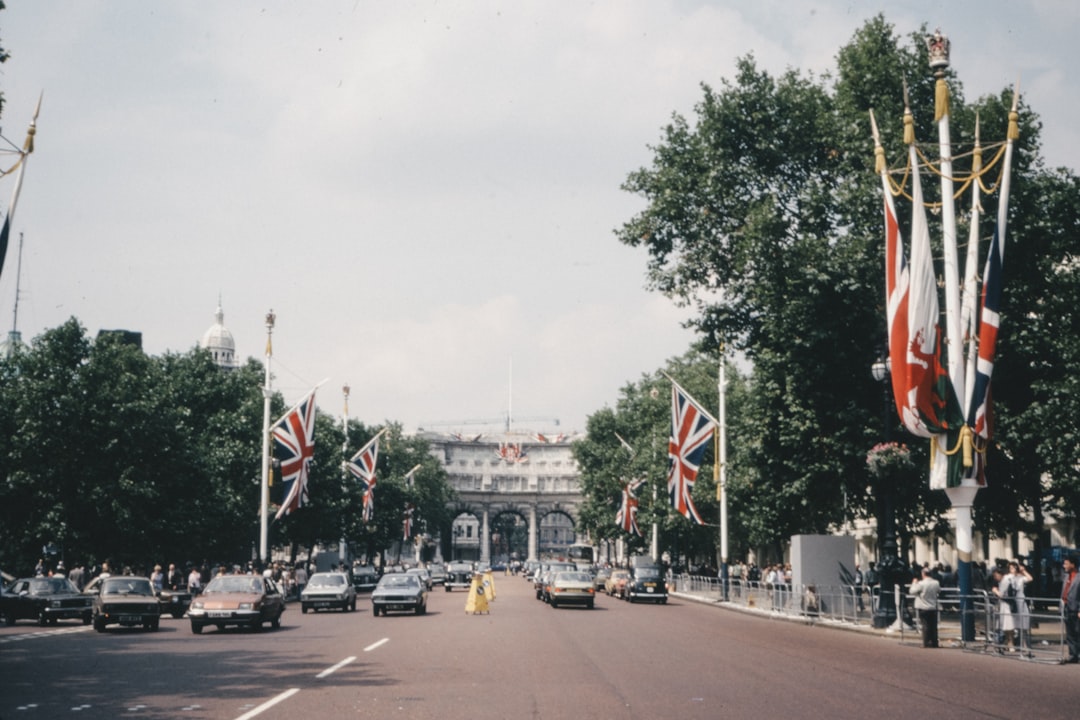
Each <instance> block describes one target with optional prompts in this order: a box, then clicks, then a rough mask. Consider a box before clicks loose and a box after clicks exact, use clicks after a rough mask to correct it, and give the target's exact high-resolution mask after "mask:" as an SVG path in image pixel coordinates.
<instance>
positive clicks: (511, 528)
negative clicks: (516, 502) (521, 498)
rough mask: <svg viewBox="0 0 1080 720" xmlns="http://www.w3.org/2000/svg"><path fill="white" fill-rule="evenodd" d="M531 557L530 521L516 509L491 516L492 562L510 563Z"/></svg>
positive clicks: (505, 509) (508, 509)
mask: <svg viewBox="0 0 1080 720" xmlns="http://www.w3.org/2000/svg"><path fill="white" fill-rule="evenodd" d="M528 555H529V519H528V517H527V516H526V515H525V513H523V512H521V511H520V510H517V509H516V508H504V509H502V510H499V511H498V512H496V513H495V514H493V515H492V516H491V562H492V564H493V565H494V564H497V563H500V564H501V563H509V562H510V561H512V560H525V559H526V558H527V557H528Z"/></svg>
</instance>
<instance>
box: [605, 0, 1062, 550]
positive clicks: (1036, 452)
mask: <svg viewBox="0 0 1080 720" xmlns="http://www.w3.org/2000/svg"><path fill="white" fill-rule="evenodd" d="M925 35H926V33H925V28H924V31H923V32H921V33H916V34H913V35H912V36H911V38H909V40H910V42H909V44H908V45H906V46H905V45H904V44H902V43H901V41H900V40H899V38H897V37H896V36H895V34H894V32H893V29H892V27H891V26H890V25H889V24H888V23H887V22H886V21H885V20H884V18H883V17H881V16H879V17H876V18H874V19H872V20H870V21H868V22H867V23H866V24H864V26H863V27H861V28H860V29H859V30H858V31H857V32H856V34H855V35H854V37H853V38H852V40H851V42H850V43H849V44H848V45H846V46H845V47H843V48H841V49H840V51H839V53H838V55H837V69H836V76H835V78H833V77H830V76H826V77H821V78H819V77H814V76H811V75H808V74H805V73H801V72H799V71H797V70H790V71H788V72H785V73H784V74H782V75H780V76H773V75H771V74H769V73H767V72H765V71H763V70H761V69H760V68H759V67H757V65H756V63H755V61H754V59H753V57H752V56H751V57H746V58H742V59H740V60H739V61H738V64H737V72H736V75H735V77H734V78H733V79H732V80H725V81H723V83H722V87H721V88H720V89H719V90H714V89H713V88H711V87H708V86H703V98H702V100H701V101H700V102H699V103H698V105H697V106H696V108H695V117H694V119H693V121H692V122H691V121H689V120H687V119H686V118H683V117H680V116H678V115H676V116H674V117H673V119H672V121H671V123H670V124H669V125H668V126H667V127H666V128H664V131H663V135H662V138H661V142H660V143H659V144H657V145H656V146H655V147H653V148H652V149H653V152H654V157H653V161H652V164H651V165H650V166H648V167H645V168H642V169H639V170H637V171H636V172H633V173H631V174H630V175H629V177H628V178H627V180H626V182H625V184H624V189H625V190H627V191H629V192H631V193H634V194H637V195H639V196H641V197H642V198H644V199H645V201H646V207H645V209H644V210H642V211H641V212H640V213H639V214H638V215H636V216H635V217H633V218H632V219H631V220H629V221H628V222H627V223H626V224H625V225H623V227H622V228H620V229H619V230H618V231H617V235H618V238H619V240H620V241H621V242H623V243H625V244H627V245H630V246H634V247H638V246H641V247H644V248H646V250H647V251H648V253H649V261H648V267H647V276H648V279H649V283H650V286H651V287H652V288H653V289H655V290H657V291H660V292H662V293H664V294H665V295H667V296H668V297H670V298H672V299H673V300H674V301H676V302H677V303H680V304H682V305H685V306H690V307H693V308H695V309H696V311H697V312H696V315H695V317H694V318H693V319H692V320H691V321H690V324H691V326H692V327H695V328H696V329H697V330H698V331H699V332H700V333H701V336H702V338H703V343H704V345H705V346H706V347H708V346H715V345H716V344H717V343H718V342H719V341H720V340H721V339H723V340H726V341H727V342H728V343H730V344H732V345H733V346H735V347H737V348H738V349H739V350H741V351H742V352H743V353H745V356H746V357H747V358H748V359H749V360H750V362H751V363H752V367H753V374H752V376H751V378H750V385H751V388H752V392H751V402H750V403H749V406H748V407H747V408H746V412H747V415H748V421H747V425H748V427H747V432H748V435H747V436H746V437H742V438H738V439H737V441H736V442H738V443H741V444H742V445H743V446H744V447H745V448H747V461H748V463H749V466H750V470H749V472H750V473H752V475H753V477H752V478H749V479H748V481H747V486H746V489H745V490H746V493H747V495H746V496H745V497H744V498H742V499H743V501H745V502H748V503H750V504H751V505H752V506H753V507H754V508H755V509H756V512H755V515H754V516H753V517H751V518H747V520H748V521H749V524H748V525H747V531H748V532H749V536H750V537H751V538H753V540H752V542H753V543H755V544H763V545H770V544H777V545H778V544H779V543H782V542H783V541H785V540H786V539H787V538H788V537H789V536H790V535H792V534H795V533H807V532H824V531H827V530H828V529H830V528H831V527H835V526H836V525H837V524H839V523H840V522H841V521H842V520H843V519H844V517H843V515H844V513H843V510H842V508H843V506H844V500H845V498H846V500H847V502H848V503H849V504H850V505H851V506H852V507H851V511H852V512H853V513H863V514H865V513H868V512H872V505H873V503H872V498H870V497H869V495H868V494H867V493H866V486H867V474H866V470H865V455H866V452H867V450H868V448H869V447H870V446H871V445H873V444H874V442H876V441H878V440H879V439H880V438H881V437H882V427H881V420H880V417H881V414H880V408H881V397H882V395H881V393H882V388H881V385H880V384H879V383H878V382H876V381H874V380H873V379H872V377H871V375H870V372H869V368H870V365H871V364H872V362H873V361H874V360H875V359H876V358H877V357H878V356H879V354H880V353H881V352H882V349H883V346H884V341H885V317H884V300H883V298H884V258H883V255H884V253H883V244H884V243H883V236H884V233H883V228H882V224H883V223H882V211H881V205H882V199H881V187H880V181H879V179H878V177H877V176H876V175H875V173H874V168H873V144H872V141H871V138H870V125H869V111H870V110H871V108H873V109H874V110H875V114H876V117H877V121H878V124H879V126H880V128H881V131H882V137H883V141H884V143H885V145H886V151H887V155H888V157H889V158H891V159H893V160H894V161H895V162H897V163H899V164H901V165H902V163H903V156H904V155H903V154H904V149H903V145H902V128H901V117H902V112H903V108H904V83H905V82H906V83H907V86H908V90H909V97H910V98H911V105H912V108H913V110H914V111H915V113H916V115H915V118H916V136H917V138H919V139H920V140H923V141H936V137H937V136H936V130H935V129H934V125H933V110H932V109H933V97H934V88H933V78H932V76H931V74H930V73H929V71H928V69H927V62H926V49H925V45H924V42H923V41H924V38H925ZM972 51H974V50H972ZM950 86H951V88H952V93H951V95H952V98H951V100H952V102H951V110H952V115H953V118H954V121H953V126H954V128H955V129H954V135H953V140H954V147H962V146H965V145H966V148H967V149H970V147H971V144H972V139H973V134H974V128H975V114H976V112H978V114H979V118H980V122H981V130H982V137H983V138H984V142H986V140H985V139H986V138H991V137H992V138H1003V137H1004V135H1005V129H1006V119H1007V118H1006V115H1007V110H1008V105H1009V104H1010V102H1011V94H1007V93H1006V92H1002V93H1000V94H998V95H997V96H990V97H987V98H984V99H982V100H980V101H979V102H977V103H973V104H968V103H966V102H965V100H964V96H963V90H962V86H961V84H960V83H959V82H958V81H956V79H955V78H954V77H950ZM1020 125H1021V133H1022V137H1023V139H1022V140H1021V142H1020V146H1019V149H1018V153H1017V157H1016V160H1015V162H1014V170H1013V179H1014V182H1013V188H1014V190H1013V204H1012V205H1011V209H1010V228H1009V235H1010V237H1011V238H1012V239H1011V243H1012V245H1010V246H1009V249H1007V251H1006V264H1005V268H1006V270H1005V272H1006V288H1007V290H1006V301H1005V315H1006V317H1005V320H1004V324H1003V329H1002V340H1001V361H1000V363H999V366H1000V369H999V372H998V374H997V375H996V377H995V382H996V385H995V387H996V388H998V389H997V390H995V397H996V398H997V400H998V401H999V402H998V409H999V418H1000V429H1001V430H1002V431H1005V430H1006V429H1008V430H1011V431H1012V435H999V440H998V445H997V446H996V447H995V448H994V450H993V452H992V454H993V455H995V456H998V455H1002V454H1006V453H1009V454H1012V457H1011V459H1009V460H1008V462H1006V461H1005V459H1003V458H1001V457H994V458H992V462H993V463H994V467H996V468H997V470H992V471H991V472H992V477H997V478H999V480H998V483H999V485H1001V486H1003V487H1008V488H1010V489H1009V490H1007V491H1005V492H1004V493H1003V495H1004V496H1003V497H1001V498H998V497H996V493H997V492H998V491H996V490H995V491H993V492H990V493H985V494H982V495H984V496H985V497H984V498H982V499H981V500H980V502H981V503H982V504H983V506H984V510H983V513H982V517H983V522H984V523H985V525H984V527H985V529H988V530H991V531H992V532H1001V531H1006V530H1011V529H1013V528H1014V527H1015V526H1016V524H1017V513H1016V507H1017V505H1018V504H1020V505H1026V506H1027V507H1029V508H1030V507H1032V506H1033V505H1038V504H1039V502H1040V498H1039V495H1040V492H1039V490H1038V488H1039V477H1040V475H1041V473H1043V472H1047V471H1049V472H1053V473H1054V474H1055V480H1054V488H1055V490H1053V491H1052V493H1051V496H1052V498H1053V500H1054V501H1055V502H1057V503H1058V504H1059V505H1065V504H1067V503H1070V502H1072V503H1074V504H1075V500H1076V488H1077V483H1076V480H1075V476H1076V458H1075V443H1065V442H1059V441H1058V438H1061V437H1075V430H1074V429H1073V428H1074V427H1075V418H1076V417H1078V414H1077V413H1076V412H1068V411H1070V410H1074V409H1075V403H1076V400H1075V397H1076V394H1075V393H1068V392H1067V388H1068V387H1069V383H1070V382H1072V383H1073V384H1075V379H1068V378H1067V377H1066V375H1067V373H1066V372H1065V370H1066V368H1067V367H1068V366H1067V365H1064V364H1059V363H1058V362H1057V358H1059V357H1068V356H1069V353H1070V352H1073V351H1071V350H1068V351H1065V350H1064V349H1063V348H1062V347H1061V345H1062V344H1069V345H1070V347H1071V346H1075V345H1076V341H1075V338H1076V333H1075V330H1076V328H1075V322H1076V320H1075V316H1076V311H1075V309H1074V308H1075V304H1072V301H1073V300H1074V299H1075V291H1074V288H1075V279H1074V276H1075V270H1074V269H1073V268H1074V267H1075V265H1074V263H1073V257H1074V252H1075V250H1074V248H1075V247H1076V245H1075V242H1076V241H1075V238H1076V236H1077V235H1076V233H1075V229H1076V228H1075V225H1076V218H1077V217H1078V213H1077V212H1076V211H1077V207H1076V204H1077V202H1078V200H1077V195H1076V193H1075V181H1074V179H1073V178H1072V177H1071V176H1070V175H1069V174H1068V173H1066V172H1064V171H1059V172H1058V173H1046V172H1045V171H1043V170H1042V169H1041V168H1040V166H1039V161H1038V148H1039V140H1038V135H1039V123H1038V119H1037V116H1035V115H1034V114H1033V113H1032V112H1031V111H1030V110H1029V109H1028V108H1026V107H1022V108H1021V118H1020ZM935 185H936V184H935V183H926V184H925V185H924V187H926V188H927V190H928V192H927V194H928V200H930V201H933V200H934V199H935V198H934V193H935V192H937V190H935V187H934V186H935ZM996 203H997V197H996V196H994V197H986V198H984V201H983V206H984V208H985V210H986V213H987V215H986V216H987V217H993V214H994V212H995V210H996ZM902 214H903V213H902ZM903 224H906V223H903ZM990 232H991V230H990V229H989V227H987V229H986V230H985V231H984V233H983V234H984V237H985V238H988V237H989V234H990ZM902 234H903V236H904V237H909V233H908V232H907V228H906V227H902ZM961 234H962V235H964V236H965V237H966V233H965V231H964V230H963V229H961ZM935 240H936V241H937V240H938V239H937V238H935ZM1043 252H1045V253H1046V254H1041V253H1043ZM937 254H938V256H939V257H940V249H939V250H938V252H937ZM982 254H983V255H985V249H984V251H983V253H982ZM980 262H981V260H980ZM980 269H981V266H980ZM1051 283H1053V285H1052V286H1051ZM1062 287H1064V288H1068V292H1071V293H1072V294H1071V295H1070V294H1067V293H1066V294H1065V295H1064V297H1062V298H1061V302H1060V303H1058V302H1056V298H1055V296H1056V295H1058V294H1059V293H1061V289H1062ZM1031 312H1035V313H1037V314H1038V316H1039V318H1038V320H1037V322H1032V320H1033V318H1030V317H1028V313H1031ZM1062 318H1066V319H1065V320H1064V321H1063V320H1062ZM1033 325H1036V326H1041V327H1039V329H1038V330H1037V331H1035V332H1032V329H1033V328H1032V326H1033ZM1062 326H1064V327H1062ZM1052 327H1059V328H1061V329H1067V330H1069V331H1071V333H1070V334H1069V335H1064V336H1063V335H1061V334H1056V335H1052V334H1051V333H1049V332H1046V331H1048V330H1050V329H1051V328H1052ZM1073 354H1075V353H1073ZM1048 365H1049V366H1052V367H1050V368H1048V367H1047V366H1048ZM1028 388H1030V389H1031V393H1033V394H1032V395H1029V396H1028V397H1026V398H1025V397H1024V395H1025V393H1027V392H1028V390H1027V389H1028ZM1050 407H1052V408H1054V411H1050V410H1048V408H1050ZM1040 413H1041V414H1040ZM1050 415H1052V416H1054V418H1055V420H1056V425H1057V427H1058V428H1061V427H1062V426H1063V425H1064V426H1065V428H1064V432H1055V433H1053V434H1052V437H1053V439H1050V438H1048V437H1047V433H1046V425H1045V422H1046V420H1047V419H1048V417H1047V416H1050ZM1014 418H1016V419H1015V420H1014ZM1020 418H1023V419H1022V420H1021V419H1020ZM1036 420H1042V421H1043V422H1036ZM598 421H599V419H598ZM891 422H892V423H894V424H895V419H892V420H891ZM892 435H893V438H894V439H896V438H897V437H900V438H901V439H903V440H905V441H907V440H911V441H915V439H912V438H903V437H902V436H901V433H900V430H899V428H898V427H896V426H895V425H894V427H893V428H892ZM917 442H924V441H917ZM1066 446H1067V447H1068V449H1065V448H1066ZM999 450H1003V451H1004V452H999ZM1021 478H1022V479H1021ZM992 482H994V481H993V480H992ZM904 491H905V492H906V495H905V496H904V497H905V501H906V502H907V506H906V507H907V509H908V510H909V511H912V515H911V516H910V517H909V518H908V520H907V525H908V527H910V528H912V529H923V528H927V527H934V526H936V525H937V523H936V522H935V520H934V517H935V515H937V514H938V513H940V511H941V509H942V508H943V507H945V505H946V503H945V501H944V498H943V497H942V494H941V493H936V494H935V493H931V492H930V491H929V490H928V489H927V488H926V482H925V479H924V478H920V479H919V480H918V483H917V487H913V488H905V489H904ZM1015 501H1019V502H1015ZM914 509H917V510H914Z"/></svg>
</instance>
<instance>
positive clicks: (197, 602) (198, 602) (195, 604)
mask: <svg viewBox="0 0 1080 720" xmlns="http://www.w3.org/2000/svg"><path fill="white" fill-rule="evenodd" d="M191 607H192V608H194V609H195V610H202V607H203V601H202V600H195V601H194V602H192V603H191Z"/></svg>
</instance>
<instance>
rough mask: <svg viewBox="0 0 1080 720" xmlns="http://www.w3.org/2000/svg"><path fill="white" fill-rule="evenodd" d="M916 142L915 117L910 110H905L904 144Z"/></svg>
mask: <svg viewBox="0 0 1080 720" xmlns="http://www.w3.org/2000/svg"><path fill="white" fill-rule="evenodd" d="M913 142H915V117H914V116H913V115H912V114H911V112H910V111H906V112H904V144H905V145H911V144H912V143H913Z"/></svg>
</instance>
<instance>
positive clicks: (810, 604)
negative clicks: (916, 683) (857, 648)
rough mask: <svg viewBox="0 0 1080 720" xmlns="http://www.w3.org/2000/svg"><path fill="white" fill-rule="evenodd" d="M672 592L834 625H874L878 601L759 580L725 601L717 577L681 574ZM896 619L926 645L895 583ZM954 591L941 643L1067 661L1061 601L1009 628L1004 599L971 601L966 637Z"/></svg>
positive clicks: (942, 599) (941, 618) (942, 618)
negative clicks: (970, 626) (970, 629)
mask: <svg viewBox="0 0 1080 720" xmlns="http://www.w3.org/2000/svg"><path fill="white" fill-rule="evenodd" d="M672 582H673V584H674V588H673V589H674V590H676V591H678V592H682V593H686V594H689V595H694V596H696V597H699V598H702V599H706V600H712V601H714V602H724V603H725V604H730V605H736V606H740V607H744V608H746V609H749V610H755V611H758V612H761V613H765V614H770V615H780V616H785V617H792V618H798V619H801V620H804V621H806V622H809V623H816V622H830V623H843V624H848V625H856V626H872V625H873V618H874V612H875V610H876V609H877V607H878V606H879V603H880V594H879V589H878V588H877V587H874V588H858V587H853V586H843V585H841V586H829V587H825V586H820V585H818V586H816V587H813V593H812V594H811V593H810V592H809V591H810V587H808V586H803V585H794V586H793V585H788V584H778V585H770V584H768V583H765V582H760V581H744V580H738V579H735V580H729V581H728V583H727V585H728V587H727V594H726V598H725V593H724V587H723V583H722V582H721V580H720V578H715V577H703V576H700V575H687V574H683V575H678V576H676V577H674V578H673V579H672ZM895 593H896V608H897V615H898V620H897V622H896V623H895V624H894V625H893V627H892V628H891V630H893V631H896V632H899V638H900V642H902V643H908V642H921V640H922V638H921V630H920V628H919V627H918V614H917V613H915V612H914V597H913V596H912V595H909V594H907V593H906V592H904V588H901V587H899V586H897V588H896V589H895ZM962 599H963V598H962V597H961V596H960V594H959V593H958V592H957V591H956V589H955V588H943V589H942V592H941V595H940V596H939V598H938V607H939V610H938V637H939V641H940V643H941V644H942V645H944V646H952V647H960V648H963V649H964V650H967V651H972V652H987V653H996V654H1001V655H1003V656H1006V657H1013V658H1017V659H1023V660H1028V661H1033V662H1045V663H1062V662H1064V661H1065V659H1066V658H1067V657H1068V648H1067V646H1066V644H1065V619H1064V611H1063V608H1062V606H1061V603H1060V601H1059V600H1058V599H1057V598H1027V600H1026V607H1025V608H1022V609H1018V612H1017V614H1016V615H1015V616H1014V618H1013V619H1014V622H1013V625H1012V626H1011V627H1014V628H1015V630H1014V631H1011V630H1006V629H1005V628H1006V627H1009V622H1008V620H1007V619H1006V616H1007V615H1009V612H1008V610H1007V609H1006V610H1005V611H1004V612H1003V610H1002V607H1003V603H1002V601H1001V598H999V597H997V596H996V595H993V594H990V593H987V592H986V591H982V590H980V591H977V592H975V593H973V594H972V595H970V596H968V599H969V600H970V603H968V605H969V609H968V612H969V613H970V617H971V619H972V621H973V625H974V628H975V634H974V640H972V641H969V642H965V641H964V640H963V629H962V628H963V621H964V618H963V616H962V610H963V606H964V603H963V602H961V601H962Z"/></svg>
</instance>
